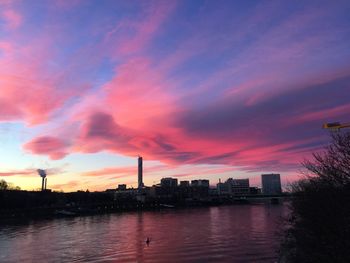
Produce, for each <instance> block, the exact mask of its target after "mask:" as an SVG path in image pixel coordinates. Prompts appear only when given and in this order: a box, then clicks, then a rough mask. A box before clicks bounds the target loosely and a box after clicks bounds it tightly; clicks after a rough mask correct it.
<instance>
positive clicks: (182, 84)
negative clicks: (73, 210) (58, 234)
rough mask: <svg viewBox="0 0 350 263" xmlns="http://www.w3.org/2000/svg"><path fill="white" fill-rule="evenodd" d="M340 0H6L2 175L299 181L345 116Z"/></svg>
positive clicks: (344, 9) (72, 186)
mask: <svg viewBox="0 0 350 263" xmlns="http://www.w3.org/2000/svg"><path fill="white" fill-rule="evenodd" d="M349 8H350V4H349V2H347V1H337V4H334V2H331V1H308V2H307V3H294V2H290V3H289V2H285V3H282V2H278V1H269V2H260V1H249V2H244V1H242V2H239V1H238V2H234V1H220V2H216V1H215V2H210V1H193V2H188V1H144V2H142V1H140V2H132V3H131V2H125V1H103V3H101V2H99V1H79V0H76V1H35V2H32V1H11V0H7V1H1V0H0V179H5V180H6V181H8V182H11V183H13V184H15V185H18V186H20V187H21V188H22V189H25V190H27V189H28V190H31V189H37V188H40V187H41V184H42V182H41V180H40V177H39V176H38V175H37V169H45V170H46V171H47V178H48V185H47V187H48V188H50V189H53V190H64V191H74V190H81V189H83V190H86V189H89V190H91V191H94V190H105V189H107V188H111V187H116V186H117V185H118V184H121V183H125V184H127V185H128V186H133V187H134V188H137V186H138V181H137V175H138V168H137V156H138V155H141V156H142V157H143V158H144V162H143V183H144V184H145V185H152V184H154V182H159V181H160V179H161V178H164V177H175V178H178V179H179V181H182V180H193V179H196V178H203V179H209V180H210V181H212V182H218V181H219V178H221V179H223V180H224V179H226V178H230V177H232V178H249V180H250V183H251V185H252V186H259V185H260V176H261V174H269V173H277V174H281V181H282V185H285V184H286V183H288V182H292V181H294V180H296V179H298V171H299V170H300V162H301V161H302V160H303V159H304V158H308V157H310V155H311V153H312V152H313V151H317V150H318V149H320V148H322V147H323V146H324V145H325V144H326V143H327V142H328V140H329V139H328V132H327V131H325V130H323V129H322V124H323V123H325V122H332V121H349V116H348V113H349V112H350V101H349V95H348V94H349V93H350V86H349V84H348V83H349V80H350V70H349V68H350V67H349V66H350V65H349V63H350V62H349V61H350V50H349V48H348V43H349V41H350V37H349V36H350V34H349V33H350V27H349V26H348V25H349V22H350V18H349V16H348V10H349Z"/></svg>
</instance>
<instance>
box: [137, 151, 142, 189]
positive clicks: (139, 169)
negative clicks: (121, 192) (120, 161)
mask: <svg viewBox="0 0 350 263" xmlns="http://www.w3.org/2000/svg"><path fill="white" fill-rule="evenodd" d="M137 174H138V189H139V190H140V189H142V187H143V182H142V157H141V156H139V159H138V173H137Z"/></svg>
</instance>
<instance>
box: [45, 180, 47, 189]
mask: <svg viewBox="0 0 350 263" xmlns="http://www.w3.org/2000/svg"><path fill="white" fill-rule="evenodd" d="M46 187H47V178H45V190H46V189H47V188H46Z"/></svg>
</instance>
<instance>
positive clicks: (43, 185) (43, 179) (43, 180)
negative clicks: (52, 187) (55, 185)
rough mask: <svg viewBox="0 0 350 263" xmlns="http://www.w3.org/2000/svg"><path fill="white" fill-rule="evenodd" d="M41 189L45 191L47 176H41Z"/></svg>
mask: <svg viewBox="0 0 350 263" xmlns="http://www.w3.org/2000/svg"><path fill="white" fill-rule="evenodd" d="M41 180H42V181H41V191H44V189H45V188H44V187H45V177H41Z"/></svg>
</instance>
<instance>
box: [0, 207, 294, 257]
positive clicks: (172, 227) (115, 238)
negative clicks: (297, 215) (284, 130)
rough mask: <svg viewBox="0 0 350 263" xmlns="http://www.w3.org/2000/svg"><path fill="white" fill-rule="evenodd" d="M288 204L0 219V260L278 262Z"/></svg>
mask: <svg viewBox="0 0 350 263" xmlns="http://www.w3.org/2000/svg"><path fill="white" fill-rule="evenodd" d="M286 210H287V208H286V207H285V206H268V205H242V206H222V207H209V208H196V209H184V210H166V211H161V212H129V213H121V214H109V215H98V216H90V217H77V218H66V219H55V220H41V221H36V222H30V223H27V224H23V223H22V224H21V225H5V226H4V225H2V226H0V262H276V258H277V253H276V250H277V249H278V246H279V242H280V235H276V232H278V229H279V225H280V224H279V223H278V221H279V219H280V217H281V216H283V215H285V213H286ZM147 237H150V238H151V242H150V244H149V246H147V244H146V242H145V240H146V238H147Z"/></svg>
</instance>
